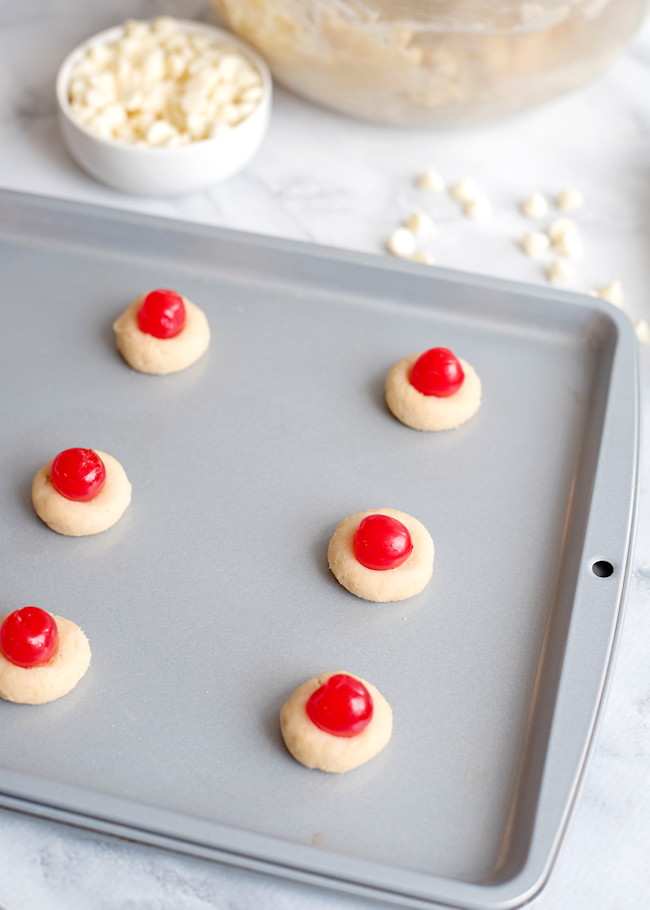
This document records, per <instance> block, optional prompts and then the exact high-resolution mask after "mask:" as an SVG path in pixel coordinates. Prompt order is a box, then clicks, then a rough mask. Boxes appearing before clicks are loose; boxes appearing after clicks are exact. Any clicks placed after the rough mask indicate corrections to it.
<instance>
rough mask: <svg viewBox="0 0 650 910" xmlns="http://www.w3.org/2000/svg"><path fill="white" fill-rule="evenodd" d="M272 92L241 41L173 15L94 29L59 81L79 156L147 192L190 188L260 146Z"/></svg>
mask: <svg viewBox="0 0 650 910" xmlns="http://www.w3.org/2000/svg"><path fill="white" fill-rule="evenodd" d="M271 94H272V87H271V77H270V75H269V71H268V68H267V67H266V64H265V63H264V61H263V60H262V59H261V57H259V55H257V54H256V53H255V52H254V51H252V50H251V49H250V48H248V47H247V46H246V45H245V44H244V43H243V42H242V41H240V40H239V39H237V38H235V37H234V36H233V35H231V34H230V33H229V32H226V31H224V30H223V29H219V28H216V27H215V26H211V25H208V24H205V23H201V22H191V21H186V20H179V19H172V18H171V17H161V18H158V19H153V20H151V21H135V20H130V21H127V22H125V23H124V24H123V25H121V26H117V27H115V28H112V29H108V30H107V31H104V32H101V33H100V34H98V35H94V36H93V37H92V38H89V39H88V40H87V41H85V42H84V43H83V44H81V45H80V46H79V47H77V48H75V50H73V51H72V52H71V53H70V54H69V55H68V57H67V58H66V59H65V60H64V62H63V63H62V65H61V67H60V69H59V72H58V75H57V81H56V96H57V102H58V107H59V119H60V123H61V128H62V131H63V136H64V139H65V142H66V144H67V146H68V149H69V151H70V153H71V155H72V156H73V158H74V159H75V160H76V161H77V163H78V164H80V165H81V167H82V168H83V169H84V170H85V171H87V172H88V173H89V174H91V175H92V176H93V177H95V178H96V179H98V180H100V181H101V182H102V183H106V184H108V185H109V186H112V187H114V188H115V189H118V190H122V191H124V192H128V193H136V194H140V195H172V194H178V193H188V192H193V191H195V190H199V189H203V188H205V187H207V186H210V185H212V184H214V183H217V182H218V181H220V180H223V179H225V178H226V177H230V176H231V175H232V174H234V173H236V172H237V171H239V170H240V169H241V168H242V167H244V166H245V165H246V164H247V163H248V161H250V159H251V158H252V157H253V155H254V154H255V152H256V151H257V149H258V148H259V146H260V145H261V143H262V140H263V138H264V135H265V133H266V129H267V126H268V120H269V114H270V108H271Z"/></svg>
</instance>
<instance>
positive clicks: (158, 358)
mask: <svg viewBox="0 0 650 910" xmlns="http://www.w3.org/2000/svg"><path fill="white" fill-rule="evenodd" d="M146 296H147V295H146V294H140V296H139V297H136V298H135V300H134V301H133V303H130V304H129V306H128V307H127V308H126V309H125V310H124V312H123V313H122V315H121V316H119V317H118V318H117V319H116V320H115V322H114V323H113V329H114V331H115V336H116V337H115V341H116V344H117V349H118V351H119V352H120V354H121V355H122V357H124V359H125V360H126V362H127V363H128V364H129V366H131V367H133V369H134V370H139V371H140V372H141V373H155V374H156V375H158V376H162V375H164V374H165V373H177V372H178V371H179V370H184V369H186V367H189V366H191V365H192V364H193V363H195V362H196V361H197V360H198V359H199V357H201V356H202V355H203V354H205V352H206V351H207V349H208V345H209V344H210V326H209V325H208V320H207V319H206V317H205V313H204V312H203V310H200V309H199V308H198V307H197V306H196V305H195V304H194V303H192V302H191V301H189V300H188V299H187V298H186V297H183V303H184V304H185V325H184V326H183V328H182V329H181V331H180V332H179V334H178V335H175V336H174V337H173V338H154V336H153V335H148V334H147V333H146V332H143V331H142V330H141V329H140V327H139V325H138V320H137V313H138V310H139V309H140V306H141V304H142V301H143V300H144V298H145V297H146Z"/></svg>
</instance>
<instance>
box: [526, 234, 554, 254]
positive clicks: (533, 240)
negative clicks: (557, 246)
mask: <svg viewBox="0 0 650 910" xmlns="http://www.w3.org/2000/svg"><path fill="white" fill-rule="evenodd" d="M550 245H551V241H550V240H549V238H548V235H547V234H543V233H542V231H530V232H529V233H528V234H525V235H524V237H523V238H522V241H521V248H522V250H523V251H524V253H525V254H526V255H527V256H529V257H530V258H531V259H540V258H541V257H542V256H543V255H544V254H545V253H547V252H548V250H549V247H550Z"/></svg>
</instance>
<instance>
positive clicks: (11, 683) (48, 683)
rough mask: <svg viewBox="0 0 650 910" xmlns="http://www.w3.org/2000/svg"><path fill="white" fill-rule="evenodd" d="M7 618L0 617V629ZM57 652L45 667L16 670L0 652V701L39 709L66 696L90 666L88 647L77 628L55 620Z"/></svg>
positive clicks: (58, 618) (66, 621) (68, 623)
mask: <svg viewBox="0 0 650 910" xmlns="http://www.w3.org/2000/svg"><path fill="white" fill-rule="evenodd" d="M7 615H8V614H7ZM5 619H6V616H2V617H0V625H2V623H3V622H4V620H5ZM54 621H55V622H56V627H57V630H58V633H59V641H58V645H57V648H56V650H55V652H54V654H53V655H52V657H50V659H49V660H48V662H47V663H46V664H42V665H41V666H39V667H17V666H16V664H12V663H11V661H9V660H7V658H6V657H5V656H4V654H2V652H1V651H0V698H4V699H6V700H7V701H14V702H19V703H20V704H23V705H42V704H45V702H48V701H54V700H55V699H56V698H61V696H62V695H67V693H68V692H70V690H71V689H74V687H75V686H76V685H77V683H78V682H79V680H80V679H81V677H82V676H83V675H84V673H85V672H86V670H87V669H88V666H89V664H90V645H89V644H88V639H87V638H86V636H85V635H84V633H83V632H82V631H81V629H80V628H79V626H77V625H75V623H73V622H71V621H70V620H69V619H64V618H63V617H62V616H55V617H54Z"/></svg>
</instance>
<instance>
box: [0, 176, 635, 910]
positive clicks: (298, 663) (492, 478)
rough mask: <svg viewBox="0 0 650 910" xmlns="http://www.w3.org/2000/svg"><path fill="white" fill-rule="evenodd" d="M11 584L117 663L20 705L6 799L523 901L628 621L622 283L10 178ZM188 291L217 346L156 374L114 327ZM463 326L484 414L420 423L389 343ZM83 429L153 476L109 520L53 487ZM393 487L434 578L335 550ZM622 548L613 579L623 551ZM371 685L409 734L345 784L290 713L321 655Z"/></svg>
mask: <svg viewBox="0 0 650 910" xmlns="http://www.w3.org/2000/svg"><path fill="white" fill-rule="evenodd" d="M0 211H1V218H0V224H1V225H2V226H1V228H0V234H1V237H0V240H1V253H0V255H1V258H2V278H3V293H4V305H3V308H2V312H3V322H2V332H1V336H0V337H1V341H0V344H1V348H2V358H1V361H0V364H1V371H2V372H1V377H2V383H3V389H4V394H3V395H2V424H3V431H4V432H3V434H2V465H3V470H2V472H1V474H0V488H1V496H2V500H1V501H2V509H3V521H2V530H1V534H2V552H3V554H4V566H5V568H4V572H3V586H2V609H3V611H8V610H11V609H15V608H16V607H18V606H22V605H25V604H28V603H35V604H37V605H40V606H42V607H45V608H47V609H50V610H53V611H56V612H59V613H61V614H63V615H66V616H68V617H70V618H72V619H74V620H75V621H77V622H78V623H79V624H80V625H81V626H82V628H83V629H84V630H85V631H86V633H87V634H88V636H89V639H90V642H91V645H92V647H93V661H92V664H91V668H90V671H89V673H88V674H87V676H86V678H85V679H84V680H83V681H82V683H81V684H80V685H79V686H78V687H77V688H76V689H75V690H74V692H72V693H71V694H70V695H68V696H67V697H66V698H64V699H61V700H60V701H57V702H54V703H52V704H51V705H46V706H43V707H38V708H31V707H26V706H17V705H12V704H8V703H2V704H0V717H1V724H2V731H3V733H2V737H1V738H0V767H1V770H0V791H1V792H2V796H1V798H0V803H1V804H2V805H3V806H6V807H10V808H14V809H19V810H22V811H24V812H28V813H31V814H35V815H39V816H43V817H47V818H53V819H60V820H63V821H66V822H72V823H74V824H76V825H80V826H83V827H87V828H90V829H94V830H98V831H104V832H110V833H113V834H117V835H123V836H126V837H129V838H134V839H137V840H141V841H143V842H147V843H151V844H158V845H161V846H164V847H168V848H171V849H174V850H179V851H184V852H187V853H189V854H194V855H198V856H203V857H209V858H213V859H217V860H221V861H224V862H226V863H231V864H234V865H238V866H243V867H247V868H251V869H258V870H263V871H266V872H270V873H274V874H277V875H281V876H286V877H289V878H294V879H300V880H303V881H309V882H313V883H317V884H320V885H326V886H329V887H332V888H336V889H340V890H342V891H346V892H348V893H354V894H360V895H365V896H374V897H376V898H379V899H383V900H385V901H392V902H395V903H397V904H399V905H400V906H402V907H435V906H438V905H440V904H443V905H449V906H454V907H463V908H472V910H488V908H489V910H496V908H508V907H516V906H519V905H520V904H521V903H523V902H524V901H526V900H528V899H530V898H531V897H532V896H533V895H534V894H535V893H537V892H538V890H539V889H540V888H541V887H542V885H543V883H544V882H545V880H546V878H547V876H548V874H549V870H550V867H551V864H552V860H553V857H554V855H555V853H556V850H557V848H558V844H559V840H560V838H561V835H562V832H563V830H564V828H565V825H566V823H567V818H568V814H569V811H570V807H571V804H572V801H573V799H574V797H575V794H576V790H577V786H578V783H579V780H580V777H581V774H582V772H583V770H584V766H585V760H586V756H587V753H588V750H589V746H590V742H591V740H592V737H593V734H594V729H595V724H596V720H597V716H598V713H599V710H600V708H601V705H602V701H603V694H604V690H605V684H606V681H607V677H608V674H609V672H610V667H611V663H612V657H613V653H614V650H615V643H616V635H617V630H618V627H619V625H620V613H621V604H622V600H623V595H624V588H625V584H626V578H627V573H628V566H629V556H630V547H631V539H632V530H633V518H634V506H635V490H636V472H637V457H638V456H637V449H638V392H637V365H636V346H635V340H634V335H633V331H632V329H631V326H630V324H629V321H628V319H627V318H626V317H625V316H624V315H623V314H621V313H620V312H619V311H617V310H615V309H614V308H613V307H611V306H610V305H609V304H607V303H604V302H603V301H599V300H594V299H591V298H586V297H578V296H577V295H572V294H567V293H563V292H560V291H556V290H549V289H546V288H540V287H532V286H527V285H522V284H513V283H509V282H506V281H501V280H498V279H492V278H482V277H477V276H472V275H466V274H461V273H457V272H452V271H447V270H444V269H432V268H430V267H422V266H416V265H412V264H408V263H404V264H401V263H396V262H394V261H392V260H391V261H388V260H385V259H382V258H378V257H372V256H368V255H357V254H354V253H346V252H341V251H332V250H327V249H323V248H320V247H316V246H312V245H307V244H299V243H292V242H288V241H283V240H273V239H268V238H263V237H257V236H253V235H245V234H238V233H233V232H230V231H225V230H218V229H215V228H211V227H202V226H197V225H191V224H185V223H179V222H174V221H164V220H156V219H154V218H150V217H143V216H140V215H131V214H125V213H122V212H115V211H108V210H102V209H97V208H90V207H82V206H79V205H75V204H67V203H62V202H60V201H56V200H46V199H41V198H38V197H30V196H22V195H17V194H10V193H5V194H2V197H1V199H0ZM153 287H174V288H177V289H179V290H181V291H182V292H183V293H184V294H186V295H187V296H188V297H189V298H191V299H192V300H194V301H195V302H196V303H198V304H199V305H200V306H201V307H203V308H204V309H205V311H206V312H207V315H208V318H209V320H210V322H211V325H212V330H213V342H212V346H211V349H210V351H209V352H208V354H207V355H206V357H205V358H203V360H202V361H200V362H199V363H198V364H196V365H195V366H194V367H193V368H191V369H189V370H187V371H186V372H184V373H179V374H177V375H172V376H167V377H151V376H145V375H141V374H138V373H135V372H133V371H132V370H130V369H129V368H128V367H127V366H126V365H125V364H124V363H123V361H122V360H121V359H120V357H119V355H118V354H117V352H116V350H115V348H114V344H113V337H112V331H111V323H112V321H113V319H114V318H115V316H116V315H117V314H118V313H119V312H120V311H121V310H122V308H123V307H124V306H125V305H126V304H127V303H128V302H129V301H130V300H131V299H132V298H133V297H134V296H135V295H136V294H138V293H140V292H141V291H143V290H146V289H151V288H153ZM435 345H444V346H449V347H451V348H452V349H454V350H456V351H457V352H458V353H459V354H460V355H461V356H463V357H465V358H466V359H467V360H469V362H470V363H472V364H473V365H474V366H475V367H476V369H477V370H478V372H479V374H480V375H481V377H482V380H483V387H484V400H483V405H482V407H481V410H480V411H479V413H478V415H477V416H476V417H475V418H474V419H472V420H471V421H470V422H468V423H467V424H465V425H464V426H463V427H461V428H460V429H458V430H456V431H453V432H448V433H419V432H417V431H413V430H409V429H407V428H406V427H404V426H402V425H401V424H400V423H398V422H397V421H396V420H394V419H393V418H392V417H391V416H390V414H389V413H388V411H387V409H386V407H385V404H384V402H383V393H382V388H383V380H384V375H385V373H386V370H387V369H388V367H389V366H390V365H391V364H392V363H393V362H394V361H395V360H397V359H399V358H400V357H402V356H404V355H405V354H408V353H409V352H411V351H415V350H420V349H424V348H427V347H432V346H435ZM74 445H82V446H91V447H97V448H100V449H102V450H104V451H107V452H110V453H112V454H113V455H115V456H116V457H117V458H119V460H120V461H121V462H122V464H123V465H124V466H125V468H126V471H127V473H128V475H129V478H130V480H131V482H132V484H133V491H134V492H133V502H132V505H131V507H130V508H129V510H128V511H127V513H126V515H125V516H124V518H123V519H122V520H121V521H120V522H119V523H118V524H117V525H116V526H115V527H114V528H112V529H111V530H109V531H107V532H105V533H104V534H100V535H98V536H96V537H89V538H81V539H72V538H65V537H60V536H58V535H57V534H54V533H53V532H51V531H49V530H48V529H47V528H46V527H45V526H44V525H43V524H41V522H40V521H39V520H38V519H37V518H36V516H35V515H34V513H33V511H32V508H31V504H30V495H29V489H30V483H31V479H32V476H33V474H34V473H35V471H36V470H37V469H38V467H39V466H40V465H41V464H42V463H43V462H44V461H46V459H47V458H49V457H50V456H51V455H52V454H53V453H55V452H57V451H59V450H61V449H63V448H66V447H69V446H74ZM383 506H390V507H394V508H398V509H402V510H404V511H406V512H409V513H411V514H413V515H415V516H416V517H417V518H419V519H420V520H421V521H422V522H423V523H424V524H425V525H426V526H427V527H428V529H429V530H430V532H431V534H432V536H433V539H434V541H435V544H436V564H435V571H434V576H433V579H432V581H431V583H430V585H429V586H428V587H427V588H426V589H425V591H424V592H423V593H422V594H421V595H419V596H418V597H416V598H413V599H412V600H410V601H405V602H402V603H397V604H387V605H374V604H370V603H368V602H365V601H362V600H360V599H358V598H356V597H354V596H352V595H350V594H348V593H347V592H346V591H345V590H344V589H343V588H341V587H340V586H339V585H338V584H337V582H336V581H335V580H334V578H333V577H332V576H331V575H330V573H329V571H328V568H327V561H326V546H327V541H328V538H329V536H330V535H331V533H332V531H333V529H334V527H335V525H336V524H337V523H338V521H339V520H340V519H341V518H343V517H344V516H346V515H348V514H350V513H352V512H356V511H359V510H363V509H368V508H379V507H383ZM598 561H600V562H602V563H607V564H609V565H610V566H611V567H612V569H613V571H612V574H611V575H609V576H608V577H603V576H602V575H600V576H599V575H597V574H596V573H595V571H594V569H593V564H594V563H595V562H598ZM330 669H339V670H340V669H343V670H349V671H351V672H353V673H357V674H359V675H361V676H363V677H365V678H367V679H369V680H371V681H372V682H373V683H374V684H375V685H376V686H378V688H379V689H380V690H381V691H382V692H383V693H384V694H385V696H386V697H387V698H388V700H389V701H390V702H391V704H392V706H393V709H394V714H395V729H394V735H393V739H392V741H391V743H390V744H389V746H388V747H387V748H386V749H385V750H384V752H382V753H381V755H379V756H378V757H377V758H375V759H374V760H373V761H372V762H370V763H368V764H367V765H365V766H363V767H362V768H360V769H358V770H356V771H354V772H351V773H349V774H346V775H341V776H338V775H327V774H323V773H321V772H314V771H308V770H306V769H305V768H303V767H302V766H300V765H299V764H297V763H296V762H294V761H293V760H292V759H291V758H290V756H289V755H288V753H287V752H286V751H285V750H284V748H283V745H282V742H281V738H280V735H279V731H278V722H277V714H278V709H279V707H280V705H281V703H282V702H283V700H284V699H285V698H286V696H287V695H288V693H289V692H290V691H292V689H293V688H294V687H295V686H297V685H298V684H300V683H302V682H303V681H304V680H305V679H307V678H308V677H311V676H313V675H315V674H316V673H319V672H321V671H324V670H330Z"/></svg>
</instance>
